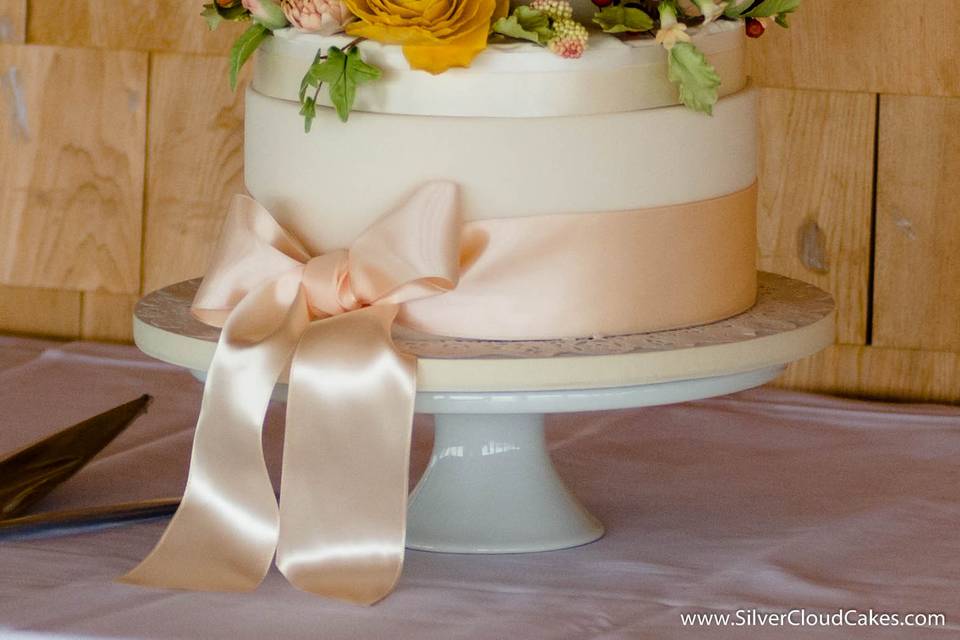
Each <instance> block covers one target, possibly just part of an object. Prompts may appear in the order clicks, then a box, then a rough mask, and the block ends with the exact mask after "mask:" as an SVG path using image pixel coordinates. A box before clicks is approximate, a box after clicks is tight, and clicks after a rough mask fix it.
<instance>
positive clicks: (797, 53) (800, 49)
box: [749, 0, 960, 96]
mask: <svg viewBox="0 0 960 640" xmlns="http://www.w3.org/2000/svg"><path fill="white" fill-rule="evenodd" d="M958 51H960V2H957V0H922V2H913V3H905V2H903V1H902V0H861V1H859V2H841V1H839V0H803V5H802V7H801V9H800V11H798V12H797V13H796V14H794V15H793V16H791V27H790V29H787V30H784V29H780V28H774V27H771V28H769V29H768V30H767V32H766V33H765V34H764V36H763V37H762V38H759V39H758V40H755V41H753V42H752V43H751V46H750V48H749V55H750V63H751V75H752V76H753V78H754V79H755V80H756V81H757V82H759V84H761V85H763V86H770V87H786V88H802V89H826V90H836V91H839V90H843V91H860V92H867V93H896V94H910V95H929V96H957V95H960V64H958V62H957V52H958Z"/></svg>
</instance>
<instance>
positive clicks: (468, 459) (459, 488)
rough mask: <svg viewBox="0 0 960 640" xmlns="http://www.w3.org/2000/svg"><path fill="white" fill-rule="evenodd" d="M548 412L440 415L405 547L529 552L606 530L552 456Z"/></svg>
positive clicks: (575, 541) (579, 541) (561, 545)
mask: <svg viewBox="0 0 960 640" xmlns="http://www.w3.org/2000/svg"><path fill="white" fill-rule="evenodd" d="M543 418H544V417H543V414H502V415H470V414H466V415H456V414H447V415H443V414H441V415H437V416H436V435H435V436H434V445H433V456H432V458H431V459H430V465H429V466H428V467H427V470H426V472H425V473H424V475H423V478H422V479H421V480H420V483H419V484H418V485H417V488H416V489H415V490H414V492H413V495H412V496H411V498H410V507H409V511H408V517H409V523H408V527H407V547H409V548H411V549H420V550H423V551H442V552H446V553H525V552H530V551H549V550H553V549H565V548H567V547H576V546H579V545H582V544H586V543H588V542H593V541H594V540H596V539H597V538H600V537H601V536H602V535H603V526H602V525H601V524H600V522H599V521H598V520H597V519H596V518H594V517H593V516H592V515H590V513H589V512H588V511H587V510H586V509H584V508H583V506H582V505H581V504H580V503H579V502H578V501H577V499H576V498H575V497H574V496H573V495H572V494H571V493H570V491H569V490H568V489H567V487H566V485H564V484H563V481H562V480H561V479H560V476H559V475H558V474H557V472H556V470H555V469H554V467H553V464H552V462H551V461H550V455H549V453H548V452H547V450H546V445H545V440H544V433H543Z"/></svg>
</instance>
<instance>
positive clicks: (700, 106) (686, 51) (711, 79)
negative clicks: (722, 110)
mask: <svg viewBox="0 0 960 640" xmlns="http://www.w3.org/2000/svg"><path fill="white" fill-rule="evenodd" d="M668 72H669V78H670V81H671V82H673V83H674V84H676V85H677V86H678V87H679V89H680V101H681V102H682V103H683V104H685V105H687V106H688V107H690V108H691V109H693V110H695V111H701V112H703V113H707V114H712V113H713V105H715V104H716V103H717V87H719V86H720V76H719V75H718V74H717V71H716V69H714V68H713V67H712V66H711V65H710V63H709V62H707V59H706V58H705V57H704V55H703V53H701V52H700V50H699V49H697V48H696V47H695V46H693V45H692V44H690V43H689V42H678V43H677V44H675V45H674V46H673V48H672V49H670V55H669V58H668Z"/></svg>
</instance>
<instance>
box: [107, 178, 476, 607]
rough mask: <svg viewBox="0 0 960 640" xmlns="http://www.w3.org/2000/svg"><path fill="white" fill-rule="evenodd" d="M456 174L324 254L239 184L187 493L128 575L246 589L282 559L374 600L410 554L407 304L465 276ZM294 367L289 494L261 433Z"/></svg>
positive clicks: (207, 289)
mask: <svg viewBox="0 0 960 640" xmlns="http://www.w3.org/2000/svg"><path fill="white" fill-rule="evenodd" d="M460 232H461V220H460V218H459V215H458V211H457V188H456V186H455V185H454V184H452V183H448V182H431V183H428V184H426V185H424V186H423V187H421V188H420V189H419V190H417V191H416V192H415V193H414V195H413V196H412V198H410V199H409V200H408V201H407V202H406V203H405V204H403V205H402V206H400V207H399V208H398V209H396V210H394V211H393V212H391V213H389V214H388V215H386V216H384V217H383V218H381V219H380V220H379V221H378V222H376V223H375V224H374V225H373V226H372V227H370V228H369V229H368V230H367V231H365V232H364V233H363V234H362V235H361V236H360V237H359V238H358V239H357V240H356V241H355V242H354V244H353V246H352V247H350V249H349V251H347V250H341V251H335V252H331V253H327V254H323V255H320V256H315V257H311V256H310V255H309V254H308V252H307V251H306V250H305V249H304V248H303V245H302V244H301V243H300V242H298V241H297V240H296V238H294V237H293V236H292V235H291V234H289V233H288V232H287V231H285V230H284V229H283V228H282V227H281V226H280V225H279V224H278V223H277V222H276V221H275V220H274V219H273V217H272V216H271V215H270V214H269V213H268V212H267V211H266V210H265V209H264V208H263V207H261V206H260V205H259V204H258V203H257V202H256V201H254V200H252V199H251V198H248V197H246V196H236V197H235V198H234V200H233V203H232V205H231V209H230V212H229V213H228V216H227V219H226V222H225V225H224V230H223V232H222V234H221V238H220V242H219V244H218V246H217V249H216V251H215V254H214V259H213V266H212V268H211V269H210V270H209V271H208V273H207V275H206V276H205V278H204V281H203V285H202V286H201V288H200V290H199V291H198V292H197V296H196V298H195V300H194V306H193V310H194V313H195V314H196V315H197V316H198V317H199V318H200V319H201V320H204V321H205V322H208V323H211V324H216V325H221V326H222V327H223V331H222V332H221V335H220V341H219V343H218V344H217V349H216V352H215V354H214V357H213V361H212V362H211V364H210V369H209V371H208V373H207V381H206V386H205V388H204V393H203V403H202V405H201V409H200V418H199V421H198V423H197V430H196V435H195V437H194V443H193V453H192V455H191V459H190V473H189V476H188V479H187V486H186V490H185V492H184V496H183V501H182V502H181V505H180V508H179V509H178V511H177V513H176V514H175V515H174V517H173V520H172V521H171V523H170V525H169V527H168V528H167V530H166V532H165V533H164V534H163V537H162V538H161V539H160V541H159V542H158V543H157V546H156V548H154V550H153V551H152V552H151V553H150V555H149V556H147V558H146V559H145V560H144V561H143V562H142V563H141V564H140V565H139V566H137V567H136V568H135V569H134V570H133V571H131V572H130V573H129V574H127V575H126V576H124V577H123V578H122V580H123V581H124V582H128V583H133V584H141V585H148V586H162V587H172V588H183V589H194V590H211V591H248V590H251V589H254V588H255V587H256V586H257V585H258V584H259V583H260V582H261V581H262V580H263V577H264V576H265V575H266V573H267V571H268V570H269V568H270V564H271V560H272V559H273V555H274V552H275V551H276V557H277V567H278V568H279V569H280V571H281V572H283V574H284V575H285V576H286V577H287V579H288V580H289V581H290V582H291V583H292V584H294V585H295V586H297V587H298V588H300V589H303V590H305V591H309V592H312V593H317V594H321V595H326V596H330V597H334V598H339V599H343V600H348V601H352V602H357V603H362V604H372V603H374V602H376V601H378V600H380V599H382V598H383V597H384V596H386V595H387V594H388V593H390V591H391V590H392V589H393V587H394V585H395V584H396V581H397V579H398V578H399V576H400V571H401V568H402V566H403V552H404V539H405V532H406V502H407V493H408V486H407V484H408V468H409V452H410V432H411V428H412V421H413V406H414V400H415V395H416V359H415V358H414V357H413V356H410V355H407V354H403V353H400V352H398V351H397V349H396V347H395V346H394V344H393V342H392V340H391V337H390V330H391V326H392V325H393V322H394V319H395V318H396V315H397V312H398V309H399V305H400V304H402V303H404V302H409V301H412V300H416V299H420V298H424V297H428V296H433V295H437V294H440V293H444V292H446V291H450V290H451V289H453V288H454V287H455V286H456V285H457V280H458V276H459V253H460ZM288 365H289V368H290V374H289V392H288V397H287V425H286V434H285V437H284V448H283V467H282V480H281V485H280V505H279V508H278V506H277V500H276V497H275V496H274V492H273V487H272V485H271V482H270V478H269V476H268V475H267V468H266V464H265V462H264V457H263V449H262V444H261V435H262V430H263V420H264V417H265V414H266V411H267V406H268V404H269V401H270V396H271V393H272V391H273V387H274V385H275V384H276V382H277V380H278V379H279V378H280V376H281V374H282V373H283V371H284V370H285V369H286V368H287V366H288Z"/></svg>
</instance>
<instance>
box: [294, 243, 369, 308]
mask: <svg viewBox="0 0 960 640" xmlns="http://www.w3.org/2000/svg"><path fill="white" fill-rule="evenodd" d="M303 288H304V291H305V292H306V296H307V306H308V307H310V312H311V313H312V314H313V316H314V317H318V318H326V317H330V316H338V315H340V314H341V313H347V312H349V311H356V310H357V309H360V308H361V307H364V306H366V305H365V304H364V303H362V302H361V301H360V299H359V298H358V297H357V294H356V293H355V292H354V291H353V287H352V286H351V281H350V254H349V252H347V251H344V250H343V249H338V250H337V251H332V252H330V253H325V254H323V255H319V256H315V257H313V258H310V260H308V261H307V264H306V266H304V268H303Z"/></svg>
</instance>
